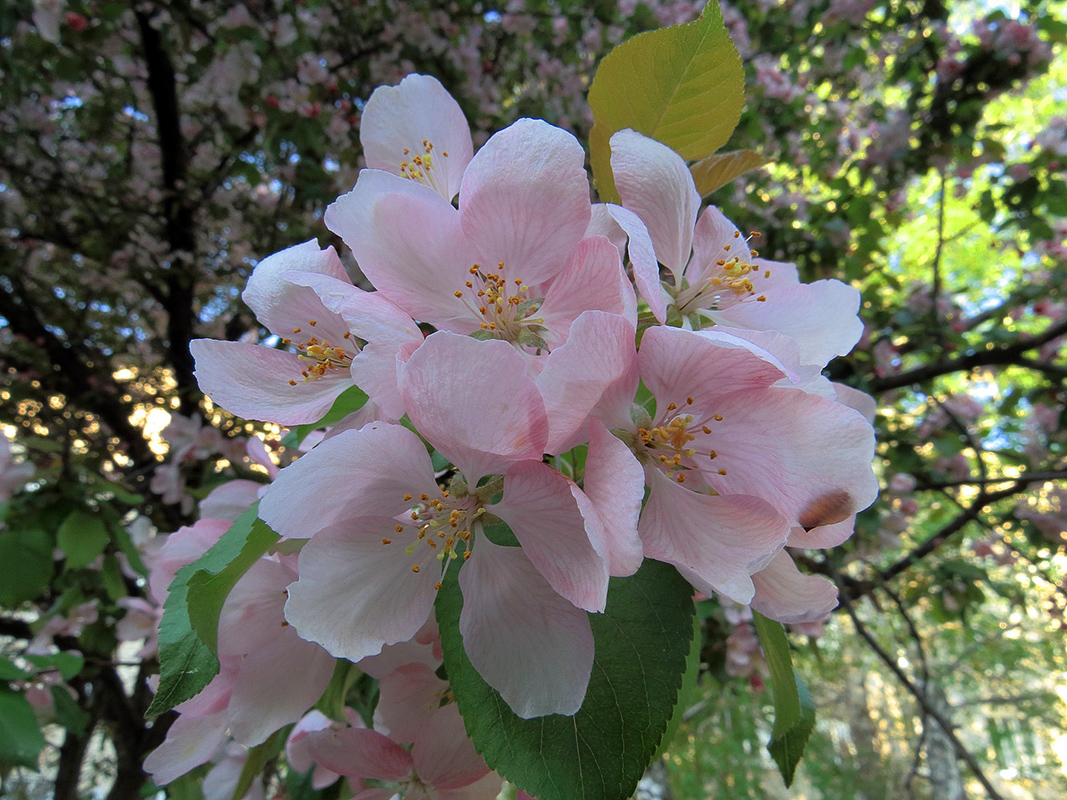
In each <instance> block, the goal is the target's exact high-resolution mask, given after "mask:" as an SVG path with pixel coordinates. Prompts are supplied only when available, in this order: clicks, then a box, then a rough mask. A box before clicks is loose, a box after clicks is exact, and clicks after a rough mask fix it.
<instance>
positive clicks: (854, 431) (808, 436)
mask: <svg viewBox="0 0 1067 800" xmlns="http://www.w3.org/2000/svg"><path fill="white" fill-rule="evenodd" d="M714 407H715V409H716V410H717V413H718V414H719V415H720V416H721V417H722V421H721V422H716V423H711V425H712V435H711V437H710V441H711V442H713V443H714V447H715V451H716V453H717V455H718V457H717V458H716V459H715V461H714V462H710V461H708V460H707V459H704V465H705V466H704V471H705V478H706V479H707V481H708V482H709V484H710V485H711V486H712V487H713V488H714V489H715V490H716V491H718V492H719V493H721V494H751V495H756V496H757V497H762V498H763V499H764V500H766V501H767V502H769V503H770V504H771V505H772V506H774V507H775V508H776V509H778V511H780V512H781V513H782V514H784V515H785V516H786V517H787V518H788V519H789V520H790V523H791V524H792V525H800V526H801V527H804V528H815V527H818V526H821V525H831V524H833V523H837V522H841V521H842V520H844V519H846V518H848V517H850V516H852V515H853V514H855V513H856V512H857V511H859V510H861V509H863V508H866V507H867V506H868V505H870V504H871V503H872V502H873V501H874V498H875V497H876V496H877V494H878V482H877V480H876V479H875V477H874V473H873V471H872V470H871V461H872V459H873V457H874V430H873V429H872V428H871V426H870V424H869V423H868V422H867V421H866V420H865V419H863V418H862V417H861V416H860V415H859V414H858V413H857V412H855V411H853V410H852V409H850V408H847V407H845V406H843V405H841V404H840V403H838V402H835V401H833V400H828V399H826V398H824V397H819V396H817V395H813V394H809V393H807V392H802V391H799V390H796V389H788V388H779V387H772V388H770V389H765V390H757V391H751V392H735V393H734V394H731V395H727V396H725V397H719V398H716V400H715V403H714ZM718 470H723V471H725V473H726V474H725V475H723V474H721V473H719V472H718Z"/></svg>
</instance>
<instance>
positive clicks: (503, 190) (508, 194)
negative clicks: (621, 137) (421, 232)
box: [459, 119, 591, 285]
mask: <svg viewBox="0 0 1067 800" xmlns="http://www.w3.org/2000/svg"><path fill="white" fill-rule="evenodd" d="M459 210H460V216H461V217H462V219H463V231H464V233H465V234H466V235H467V239H468V240H469V241H470V242H471V244H472V246H473V247H474V248H475V250H476V252H477V253H478V256H479V258H480V260H481V261H482V263H483V264H484V265H485V266H486V267H487V268H489V269H494V270H495V269H496V267H497V264H498V262H503V264H504V267H503V271H504V274H505V275H506V276H507V277H508V278H509V279H514V278H521V279H522V280H523V281H524V282H525V283H526V284H528V285H536V284H538V283H542V282H544V281H546V280H549V279H550V278H552V277H554V276H555V275H556V274H557V273H558V272H559V271H560V270H562V269H563V267H564V265H565V264H566V263H567V257H568V256H569V255H570V252H571V250H572V249H573V248H574V246H575V245H576V244H577V243H578V241H579V240H580V239H581V238H582V237H583V236H584V235H585V229H586V227H587V226H588V225H589V218H590V214H591V203H590V202H589V178H588V176H587V175H586V172H585V151H584V150H583V149H582V146H581V145H580V144H579V143H578V140H577V139H575V138H574V136H572V135H571V134H569V133H567V132H566V131H564V130H561V129H560V128H556V127H553V126H552V125H549V124H548V123H547V122H544V121H543V120H535V119H520V120H518V121H517V122H515V123H513V124H511V125H510V126H508V127H507V128H505V129H504V130H502V131H500V132H498V133H496V134H494V135H493V136H492V137H490V139H489V141H487V142H486V143H485V144H484V145H483V146H482V148H481V150H479V151H478V153H477V154H476V155H475V156H474V158H473V160H471V163H470V166H468V167H467V172H466V174H464V176H463V186H462V188H461V189H460V193H459Z"/></svg>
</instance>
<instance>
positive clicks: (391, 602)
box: [285, 517, 441, 661]
mask: <svg viewBox="0 0 1067 800" xmlns="http://www.w3.org/2000/svg"><path fill="white" fill-rule="evenodd" d="M395 525H396V521H395V520H393V519H389V518H387V517H361V518H358V519H353V520H348V521H346V522H342V523H340V524H338V525H334V526H332V527H329V528H325V529H324V530H321V531H319V532H318V533H317V534H316V535H315V536H314V537H313V538H312V539H311V540H310V541H309V542H308V543H307V544H306V545H305V546H304V548H303V549H302V550H301V551H300V579H299V580H298V581H297V582H296V583H294V584H292V585H291V586H290V587H289V601H288V602H287V603H286V604H285V617H286V619H287V620H288V621H289V622H290V623H291V624H292V625H293V626H294V627H295V628H296V630H297V633H299V634H300V636H302V637H303V638H305V639H308V640H310V641H313V642H318V643H319V644H321V645H322V646H323V647H325V648H326V649H327V650H328V651H329V652H330V653H331V654H333V655H334V656H336V657H337V658H347V659H348V660H349V661H359V660H360V659H361V658H364V657H365V656H373V655H377V654H378V653H379V652H380V651H381V649H382V645H386V644H396V643H397V642H405V641H407V640H408V639H410V638H411V637H412V636H414V635H415V633H416V632H417V631H418V630H419V628H421V627H422V625H423V623H424V622H425V621H426V617H427V616H428V615H429V613H430V609H431V607H432V606H433V601H434V597H436V594H437V590H436V589H435V588H434V585H435V584H436V583H437V582H438V581H439V580H440V575H441V562H440V561H438V560H437V558H436V557H435V555H434V551H433V550H431V549H430V548H428V547H420V548H417V549H416V550H415V551H414V552H413V553H412V554H411V555H408V554H407V553H405V551H404V548H405V544H406V543H407V542H410V541H414V540H415V534H416V531H415V529H414V528H408V529H406V532H404V533H401V534H398V533H397V532H396V531H395V530H394V526H395ZM383 539H391V540H393V541H392V543H391V544H382V540H383ZM413 566H417V567H418V568H419V572H418V573H416V572H414V571H413V570H412V567H413Z"/></svg>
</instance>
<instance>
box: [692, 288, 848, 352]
mask: <svg viewBox="0 0 1067 800" xmlns="http://www.w3.org/2000/svg"><path fill="white" fill-rule="evenodd" d="M765 296H766V298H767V299H766V301H765V302H762V303H760V302H745V303H738V304H736V305H733V306H730V307H729V308H725V309H723V310H722V311H717V312H714V313H713V314H712V315H711V316H712V318H713V319H715V320H716V322H719V323H720V324H724V325H736V326H738V327H741V328H756V329H770V330H776V331H779V332H780V333H784V334H785V335H786V336H789V337H790V338H792V339H795V340H796V342H797V344H798V345H799V346H800V355H801V361H802V363H805V364H818V365H820V366H822V365H825V364H826V363H827V362H828V361H829V360H830V359H832V358H833V357H834V356H843V355H846V354H847V353H849V352H850V351H851V350H852V348H853V347H854V346H855V344H856V342H858V341H859V339H860V336H862V335H863V322H862V321H861V320H860V318H859V317H858V316H857V313H856V312H857V311H858V309H859V304H860V294H859V292H858V291H857V290H856V289H855V288H854V287H852V286H849V285H848V284H847V283H842V282H841V281H835V280H824V281H815V283H798V284H795V285H792V286H776V287H774V288H773V289H770V288H769V289H767V291H766V293H765Z"/></svg>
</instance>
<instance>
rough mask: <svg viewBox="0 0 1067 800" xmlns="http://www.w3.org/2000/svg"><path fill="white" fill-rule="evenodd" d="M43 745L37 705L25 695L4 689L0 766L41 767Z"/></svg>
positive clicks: (0, 694)
mask: <svg viewBox="0 0 1067 800" xmlns="http://www.w3.org/2000/svg"><path fill="white" fill-rule="evenodd" d="M42 747H44V735H43V734H42V733H41V729H40V727H39V726H38V725H37V717H36V715H35V714H34V713H33V706H31V705H30V704H29V701H27V700H26V698H25V697H23V696H22V695H21V694H16V693H14V692H7V691H0V765H2V766H5V767H10V766H18V767H29V768H30V769H37V756H38V755H39V754H40V752H41V748H42Z"/></svg>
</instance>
